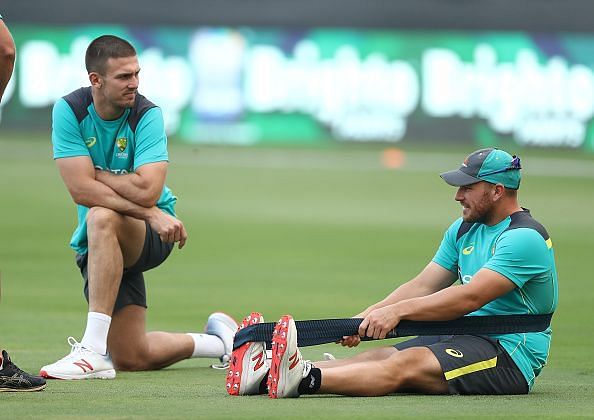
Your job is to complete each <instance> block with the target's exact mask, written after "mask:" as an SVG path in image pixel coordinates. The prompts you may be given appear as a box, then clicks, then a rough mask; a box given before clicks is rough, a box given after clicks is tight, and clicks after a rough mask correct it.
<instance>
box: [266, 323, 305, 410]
mask: <svg viewBox="0 0 594 420" xmlns="http://www.w3.org/2000/svg"><path fill="white" fill-rule="evenodd" d="M311 367H312V365H311V362H309V361H304V360H303V357H301V352H300V351H299V348H298V347H297V328H296V327H295V321H294V320H293V317H292V316H291V315H285V316H283V317H282V318H281V319H280V320H279V321H278V323H277V324H276V326H275V327H274V332H273V333H272V363H271V365H270V373H269V374H268V396H269V397H270V398H295V397H298V396H299V384H300V383H301V380H302V379H303V378H304V377H306V376H307V375H308V374H309V372H310V370H311Z"/></svg>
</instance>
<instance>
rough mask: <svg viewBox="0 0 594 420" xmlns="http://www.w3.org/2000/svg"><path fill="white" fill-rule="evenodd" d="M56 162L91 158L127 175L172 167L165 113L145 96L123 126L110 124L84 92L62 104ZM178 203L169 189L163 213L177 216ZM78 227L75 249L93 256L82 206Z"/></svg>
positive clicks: (55, 133)
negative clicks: (153, 167)
mask: <svg viewBox="0 0 594 420" xmlns="http://www.w3.org/2000/svg"><path fill="white" fill-rule="evenodd" d="M52 144H53V150H54V159H61V158H68V157H74V156H89V157H90V158H91V160H92V161H93V165H94V166H95V168H97V169H101V170H106V171H110V172H112V173H114V174H119V175H124V174H128V173H131V172H134V171H136V170H137V169H138V168H139V167H140V166H142V165H145V164H147V163H153V162H162V161H168V160H169V158H168V154H167V136H166V135H165V128H164V123H163V116H162V114H161V110H160V109H159V108H158V107H157V106H155V105H154V104H153V103H152V102H150V101H149V100H147V99H146V98H145V97H144V96H142V95H138V94H137V95H136V101H135V104H134V107H132V108H129V109H126V110H125V111H124V113H123V114H122V116H121V117H120V118H118V119H117V120H113V121H105V120H103V119H102V118H101V117H99V115H97V112H96V111H95V106H94V104H93V97H92V95H91V88H90V87H86V88H81V89H78V90H75V91H74V92H72V93H70V94H68V95H66V96H64V97H63V98H61V99H59V100H58V101H57V102H56V103H55V105H54V109H53V114H52ZM176 201H177V198H176V197H175V196H174V195H173V194H172V192H171V190H170V189H169V188H168V187H167V186H164V187H163V191H162V193H161V196H160V197H159V200H158V201H157V207H159V208H160V209H161V210H163V211H164V212H166V213H168V214H170V215H172V216H175V202H176ZM77 211H78V226H77V228H76V230H75V231H74V234H73V235H72V239H71V241H70V246H71V247H72V248H73V249H74V250H75V251H76V252H78V253H79V254H85V253H86V252H87V223H86V216H87V212H88V211H89V209H88V208H87V207H85V206H82V205H80V204H78V205H77Z"/></svg>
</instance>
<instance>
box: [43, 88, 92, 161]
mask: <svg viewBox="0 0 594 420" xmlns="http://www.w3.org/2000/svg"><path fill="white" fill-rule="evenodd" d="M52 146H53V149H54V159H60V158H65V157H73V156H90V154H89V150H88V148H87V146H86V144H85V141H84V139H83V137H82V134H81V132H80V128H79V126H78V122H77V120H76V116H75V115H74V111H72V108H70V105H68V103H67V102H66V101H65V100H64V99H63V98H61V99H59V100H58V101H57V102H56V103H55V104H54V109H53V111H52Z"/></svg>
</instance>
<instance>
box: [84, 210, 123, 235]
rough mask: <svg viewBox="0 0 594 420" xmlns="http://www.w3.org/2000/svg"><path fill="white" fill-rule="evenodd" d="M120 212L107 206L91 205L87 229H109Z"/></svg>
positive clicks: (92, 230)
mask: <svg viewBox="0 0 594 420" xmlns="http://www.w3.org/2000/svg"><path fill="white" fill-rule="evenodd" d="M117 217H118V213H117V212H115V211H113V210H110V209H106V208H105V207H91V208H90V209H89V212H88V213H87V229H88V230H89V231H90V232H95V231H97V230H103V229H108V228H110V227H111V226H113V225H114V224H115V223H116V220H117Z"/></svg>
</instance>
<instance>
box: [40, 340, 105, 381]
mask: <svg viewBox="0 0 594 420" xmlns="http://www.w3.org/2000/svg"><path fill="white" fill-rule="evenodd" d="M68 344H70V345H71V346H72V350H71V351H70V354H68V355H67V356H64V357H63V358H61V359H60V360H58V361H57V362H55V363H52V364H51V365H46V366H44V367H42V368H41V370H40V371H39V376H43V377H44V378H48V379H114V378H115V376H116V372H115V369H114V368H113V362H112V361H111V357H109V354H107V355H105V356H104V355H101V354H99V353H97V352H95V351H93V350H91V349H87V348H86V347H83V345H82V344H81V343H79V342H78V341H76V340H75V339H74V338H73V337H68Z"/></svg>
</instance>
